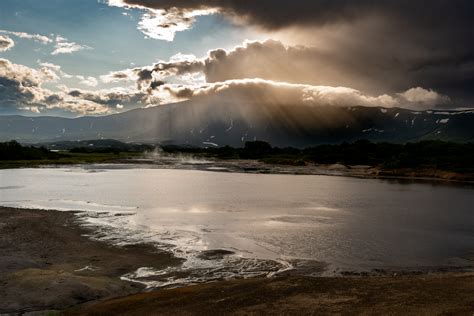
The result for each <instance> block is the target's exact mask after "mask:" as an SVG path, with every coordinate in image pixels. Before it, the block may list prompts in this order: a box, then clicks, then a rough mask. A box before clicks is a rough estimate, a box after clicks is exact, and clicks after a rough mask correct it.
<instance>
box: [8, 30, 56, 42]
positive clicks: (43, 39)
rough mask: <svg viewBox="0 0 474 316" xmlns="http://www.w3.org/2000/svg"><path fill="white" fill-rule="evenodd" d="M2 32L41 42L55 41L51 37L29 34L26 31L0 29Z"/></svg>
mask: <svg viewBox="0 0 474 316" xmlns="http://www.w3.org/2000/svg"><path fill="white" fill-rule="evenodd" d="M0 33H2V34H7V35H12V36H16V37H19V38H24V39H31V40H34V41H36V42H39V43H41V44H48V43H52V42H53V40H52V39H51V38H49V37H47V36H44V35H40V34H29V33H25V32H13V31H7V30H0Z"/></svg>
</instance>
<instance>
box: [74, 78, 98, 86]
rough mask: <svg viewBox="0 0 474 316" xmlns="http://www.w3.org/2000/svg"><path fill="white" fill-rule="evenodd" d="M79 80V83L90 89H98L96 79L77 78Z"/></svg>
mask: <svg viewBox="0 0 474 316" xmlns="http://www.w3.org/2000/svg"><path fill="white" fill-rule="evenodd" d="M76 78H77V79H79V80H80V81H79V83H80V84H83V85H86V86H89V87H96V86H97V85H98V84H99V82H98V81H97V79H96V78H95V77H84V76H76Z"/></svg>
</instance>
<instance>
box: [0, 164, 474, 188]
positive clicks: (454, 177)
mask: <svg viewBox="0 0 474 316" xmlns="http://www.w3.org/2000/svg"><path fill="white" fill-rule="evenodd" d="M188 158H189V159H194V158H191V157H188ZM199 160H201V158H198V159H197V161H199ZM202 161H206V162H205V163H201V162H199V163H196V162H194V163H193V162H186V160H184V162H183V161H181V159H176V158H174V157H172V158H169V159H160V160H153V159H146V158H143V159H136V158H130V159H116V160H109V161H99V162H95V163H94V162H92V163H91V162H85V163H60V164H57V163H54V162H51V161H48V162H44V163H43V162H41V161H36V162H35V163H34V164H28V163H24V164H23V163H20V164H16V165H0V170H8V169H18V168H65V167H82V166H87V165H137V166H150V167H152V168H157V169H186V170H199V171H209V172H230V173H247V174H288V175H308V176H309V175H316V176H336V177H349V178H358V179H374V180H387V181H390V180H394V181H403V182H431V183H441V184H461V185H463V184H464V185H474V175H471V174H467V175H466V174H462V173H456V172H449V171H444V170H434V169H421V170H418V169H382V168H379V167H376V166H357V165H355V166H352V165H340V164H333V165H317V164H313V165H306V166H292V165H280V164H268V163H263V162H261V161H258V160H204V159H202Z"/></svg>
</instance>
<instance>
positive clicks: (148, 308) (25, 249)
mask: <svg viewBox="0 0 474 316" xmlns="http://www.w3.org/2000/svg"><path fill="white" fill-rule="evenodd" d="M87 233H90V232H89V231H88V230H87V229H85V228H82V227H80V226H79V225H78V223H77V220H76V217H75V215H74V213H70V212H57V211H39V210H19V209H12V208H2V207H0V254H1V256H0V314H2V313H11V314H14V315H15V314H24V313H27V312H36V313H38V312H39V314H43V315H46V314H47V315H50V314H55V313H63V314H66V315H209V314H215V315H220V314H226V315H243V314H246V315H248V314H252V315H263V314H265V315H268V314H273V315H282V314H284V315H285V314H286V315H302V314H318V315H320V314H332V313H336V314H351V315H352V314H377V315H385V314H389V315H407V314H412V315H436V314H459V315H473V313H474V274H473V273H462V274H460V273H458V274H454V273H445V274H428V275H405V276H381V277H337V278H306V277H290V276H287V277H277V278H271V279H268V278H257V279H250V280H233V281H222V282H215V283H208V284H202V285H196V286H190V287H184V288H178V289H170V290H157V291H153V292H148V293H143V291H144V288H143V287H141V286H140V285H138V284H134V283H129V282H126V281H122V280H120V276H121V275H123V274H125V273H127V272H131V271H134V270H135V269H137V268H138V267H142V266H150V267H156V268H160V267H161V268H164V267H166V266H170V265H176V264H179V263H180V261H179V260H178V259H176V258H174V257H172V256H171V255H170V254H168V253H165V252H159V251H157V250H156V249H155V248H154V247H152V246H150V245H137V246H133V247H113V246H110V245H107V244H104V243H101V242H97V241H92V240H91V239H89V238H88V237H87V236H84V235H85V234H87Z"/></svg>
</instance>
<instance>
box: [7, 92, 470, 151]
mask: <svg viewBox="0 0 474 316" xmlns="http://www.w3.org/2000/svg"><path fill="white" fill-rule="evenodd" d="M472 126H474V110H460V111H446V110H426V111H415V110H409V109H403V108H383V107H363V106H347V107H334V106H292V105H284V104H283V105H280V104H276V105H275V104H274V105H259V104H248V103H246V104H239V105H235V103H232V104H229V103H226V102H222V101H220V102H209V100H206V101H205V102H204V101H202V102H199V101H198V102H196V101H193V102H191V101H184V102H179V103H171V104H166V105H160V106H156V107H149V108H139V109H133V110H130V111H127V112H122V113H115V114H111V115H106V116H83V117H78V118H62V117H54V116H37V117H26V116H20V115H9V116H0V140H1V141H6V140H11V139H14V140H17V141H19V142H23V143H37V142H50V141H62V140H85V139H101V138H106V139H117V140H120V141H125V142H141V143H161V144H180V145H185V144H187V145H193V146H225V145H230V146H234V147H239V146H242V145H243V144H244V143H245V141H249V140H250V141H252V140H264V141H268V142H269V143H271V144H272V145H275V146H280V147H286V146H294V147H305V146H312V145H317V144H323V143H339V142H342V141H353V140H357V139H368V140H371V141H388V142H413V141H419V140H426V139H439V140H448V141H458V142H469V141H473V140H474V128H473V127H472Z"/></svg>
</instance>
